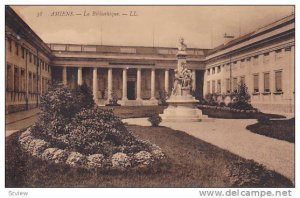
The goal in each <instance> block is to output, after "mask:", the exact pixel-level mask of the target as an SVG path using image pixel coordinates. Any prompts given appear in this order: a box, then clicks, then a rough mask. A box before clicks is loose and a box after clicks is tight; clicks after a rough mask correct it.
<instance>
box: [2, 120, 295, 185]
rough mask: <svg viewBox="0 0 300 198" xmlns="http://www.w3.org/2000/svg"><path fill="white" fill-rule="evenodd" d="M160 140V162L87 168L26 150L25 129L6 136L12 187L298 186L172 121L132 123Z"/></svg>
mask: <svg viewBox="0 0 300 198" xmlns="http://www.w3.org/2000/svg"><path fill="white" fill-rule="evenodd" d="M127 127H128V129H129V130H131V131H132V132H133V134H134V135H135V136H138V137H139V138H141V139H144V140H146V139H148V140H150V141H151V142H152V143H155V144H157V145H158V146H160V147H161V148H162V149H163V151H164V152H165V154H166V155H167V156H168V157H167V160H166V162H164V163H162V164H161V165H160V167H156V168H153V169H151V170H149V171H145V172H136V171H131V172H127V173H118V172H107V173H101V172H96V171H85V170H81V169H74V168H69V167H67V166H65V165H55V164H48V163H47V162H43V161H40V160H37V159H34V158H32V157H31V156H28V155H27V154H25V153H23V152H22V151H21V150H20V148H19V146H18V142H17V138H18V136H19V135H20V133H15V134H13V135H11V136H9V137H7V138H6V161H5V163H6V166H5V168H6V171H5V174H6V175H5V178H6V183H5V185H6V187H292V186H293V184H292V182H291V181H290V180H288V179H287V178H285V177H283V176H281V175H280V174H278V173H275V172H273V171H268V170H266V169H265V168H263V167H261V166H259V165H258V164H257V163H255V162H253V161H249V160H245V159H243V158H241V157H239V156H237V155H234V154H232V153H230V152H228V151H226V150H222V149H220V148H218V147H216V146H213V145H211V144H209V143H206V142H204V141H201V140H199V139H197V138H194V137H192V136H190V135H188V134H186V133H184V132H181V131H175V130H172V129H169V128H166V127H142V126H132V125H129V126H127Z"/></svg>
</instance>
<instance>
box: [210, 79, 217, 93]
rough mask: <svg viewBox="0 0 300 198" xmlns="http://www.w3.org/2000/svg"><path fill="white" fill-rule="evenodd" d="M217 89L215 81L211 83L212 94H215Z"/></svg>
mask: <svg viewBox="0 0 300 198" xmlns="http://www.w3.org/2000/svg"><path fill="white" fill-rule="evenodd" d="M215 88H216V84H215V81H214V80H213V81H212V82H211V92H212V93H215V92H216V91H215Z"/></svg>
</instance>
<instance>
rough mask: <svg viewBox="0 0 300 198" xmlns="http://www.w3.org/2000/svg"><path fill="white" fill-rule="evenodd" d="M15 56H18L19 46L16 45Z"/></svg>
mask: <svg viewBox="0 0 300 198" xmlns="http://www.w3.org/2000/svg"><path fill="white" fill-rule="evenodd" d="M16 55H17V56H19V44H18V43H16Z"/></svg>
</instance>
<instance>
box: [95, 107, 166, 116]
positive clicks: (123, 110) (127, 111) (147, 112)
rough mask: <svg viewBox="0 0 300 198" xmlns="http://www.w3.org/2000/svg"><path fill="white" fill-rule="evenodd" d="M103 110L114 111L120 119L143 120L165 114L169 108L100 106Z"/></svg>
mask: <svg viewBox="0 0 300 198" xmlns="http://www.w3.org/2000/svg"><path fill="white" fill-rule="evenodd" d="M98 108H102V109H112V110H113V112H114V114H115V115H117V116H118V117H120V118H122V119H123V118H142V117H150V116H152V115H154V114H160V113H163V110H164V109H165V108H167V106H161V105H158V106H157V105H156V106H99V107H98Z"/></svg>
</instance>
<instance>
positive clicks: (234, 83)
mask: <svg viewBox="0 0 300 198" xmlns="http://www.w3.org/2000/svg"><path fill="white" fill-rule="evenodd" d="M237 82H238V81H237V78H233V80H232V83H233V84H232V89H233V91H237V89H238V83H237Z"/></svg>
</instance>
